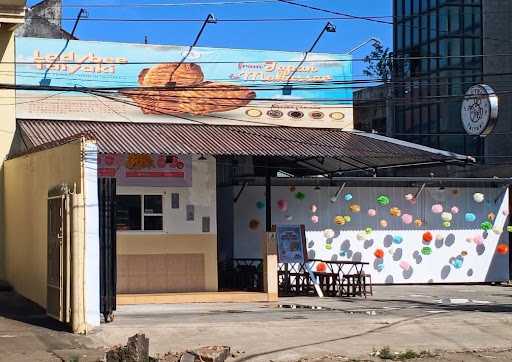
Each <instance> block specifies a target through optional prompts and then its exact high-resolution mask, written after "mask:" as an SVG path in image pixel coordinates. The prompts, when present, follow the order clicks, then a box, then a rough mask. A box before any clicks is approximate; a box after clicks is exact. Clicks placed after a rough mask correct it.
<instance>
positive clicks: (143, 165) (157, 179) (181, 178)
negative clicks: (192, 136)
mask: <svg viewBox="0 0 512 362" xmlns="http://www.w3.org/2000/svg"><path fill="white" fill-rule="evenodd" d="M98 177H103V178H116V179H117V182H118V185H120V186H160V187H165V186H178V187H190V186H192V159H191V158H190V157H187V156H183V157H182V156H176V155H165V154H138V153H128V154H117V153H105V154H99V155H98Z"/></svg>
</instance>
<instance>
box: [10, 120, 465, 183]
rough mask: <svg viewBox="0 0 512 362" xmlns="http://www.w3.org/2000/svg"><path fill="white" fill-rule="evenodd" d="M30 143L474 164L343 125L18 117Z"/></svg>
mask: <svg viewBox="0 0 512 362" xmlns="http://www.w3.org/2000/svg"><path fill="white" fill-rule="evenodd" d="M18 131H19V133H20V135H21V137H22V139H23V141H24V144H25V145H26V146H27V148H28V150H30V149H31V148H36V147H37V148H40V147H43V146H44V145H46V144H52V143H53V144H54V143H55V142H58V141H59V140H63V139H68V138H70V137H73V136H77V135H88V136H89V137H92V138H94V139H96V140H97V142H98V149H99V152H101V153H174V154H209V155H214V156H255V157H265V158H267V157H271V158H272V159H274V160H275V161H276V162H277V163H283V164H284V165H286V163H293V164H294V167H295V168H297V166H299V167H298V168H302V169H303V172H302V173H303V174H330V175H335V174H337V173H344V172H351V171H362V172H364V173H367V174H369V175H371V174H373V173H374V171H375V170H378V169H386V168H395V167H404V166H419V165H432V164H443V163H459V164H461V163H468V162H474V159H473V158H471V157H468V156H463V155H459V154H455V153H450V152H445V151H441V150H437V149H433V148H428V147H423V146H420V145H416V144H413V143H409V142H404V141H399V140H395V139H392V138H387V137H383V136H378V135H374V134H368V133H363V132H356V131H353V132H349V131H342V130H337V129H319V128H298V127H277V126H273V127H267V126H227V125H204V124H201V125H198V124H171V123H135V122H91V121H59V120H18Z"/></svg>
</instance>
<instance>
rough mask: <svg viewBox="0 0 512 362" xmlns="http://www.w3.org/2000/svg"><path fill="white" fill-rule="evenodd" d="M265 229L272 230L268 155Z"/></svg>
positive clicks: (270, 179)
mask: <svg viewBox="0 0 512 362" xmlns="http://www.w3.org/2000/svg"><path fill="white" fill-rule="evenodd" d="M265 230H266V231H267V233H269V232H271V231H272V175H271V174H270V164H269V162H268V157H267V158H266V159H265Z"/></svg>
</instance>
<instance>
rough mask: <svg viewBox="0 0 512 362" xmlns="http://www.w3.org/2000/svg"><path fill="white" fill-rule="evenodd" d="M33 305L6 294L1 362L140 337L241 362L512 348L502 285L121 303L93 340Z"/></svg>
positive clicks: (60, 355) (511, 298) (79, 353)
mask: <svg viewBox="0 0 512 362" xmlns="http://www.w3.org/2000/svg"><path fill="white" fill-rule="evenodd" d="M26 305H27V304H26V302H25V301H24V300H23V299H21V298H20V297H18V296H16V295H14V294H12V293H5V292H3V293H0V316H1V317H0V360H2V361H3V360H6V361H7V360H8V361H18V360H25V361H29V360H30V361H34V360H35V361H54V360H59V359H65V360H71V359H73V358H75V357H78V358H80V360H94V358H95V356H99V355H101V353H100V352H101V351H102V347H109V346H113V345H116V344H124V343H126V340H127V339H128V337H129V336H132V335H134V334H135V333H137V332H142V333H145V334H146V336H148V337H149V338H150V351H151V353H152V354H158V353H160V354H163V353H165V352H168V351H184V350H186V349H192V348H197V347H199V346H204V345H228V346H231V348H232V350H233V351H235V352H236V351H239V352H240V353H237V358H236V359H237V360H238V361H270V360H273V361H297V360H299V359H300V358H314V357H320V356H325V355H326V354H335V355H337V356H347V357H351V358H364V359H367V358H368V356H369V353H370V352H372V350H373V349H378V348H382V347H384V346H390V347H391V349H392V350H394V351H398V350H405V349H413V350H415V351H422V350H431V351H437V350H440V351H458V352H461V351H473V350H482V351H490V350H494V349H510V348H512V288H509V287H502V286H481V285H461V286H382V287H377V288H376V289H375V293H374V296H373V297H369V298H368V299H367V300H364V299H361V298H326V299H319V298H281V299H280V301H279V303H278V304H269V303H248V304H238V303H233V304H227V303H221V304H219V303H214V304H188V305H139V306H123V307H120V308H119V310H118V311H117V312H116V314H115V321H114V322H113V323H110V324H105V325H102V328H101V329H98V330H96V331H93V332H92V333H91V334H90V335H88V336H74V335H71V334H69V333H67V332H65V331H63V330H62V327H60V326H59V325H58V324H56V323H54V322H52V321H51V320H49V319H48V318H46V317H45V316H44V311H42V310H38V309H37V308H35V307H34V306H33V305H32V306H30V307H26ZM23 306H25V307H23ZM483 355H485V353H483ZM84 356H87V357H84ZM483 360H485V359H483ZM493 360H496V359H493Z"/></svg>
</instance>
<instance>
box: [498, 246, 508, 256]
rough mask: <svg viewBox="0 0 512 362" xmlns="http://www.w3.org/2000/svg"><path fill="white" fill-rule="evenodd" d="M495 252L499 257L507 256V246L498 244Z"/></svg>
mask: <svg viewBox="0 0 512 362" xmlns="http://www.w3.org/2000/svg"><path fill="white" fill-rule="evenodd" d="M496 251H497V252H498V254H500V255H507V254H508V245H507V244H498V246H497V247H496Z"/></svg>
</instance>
